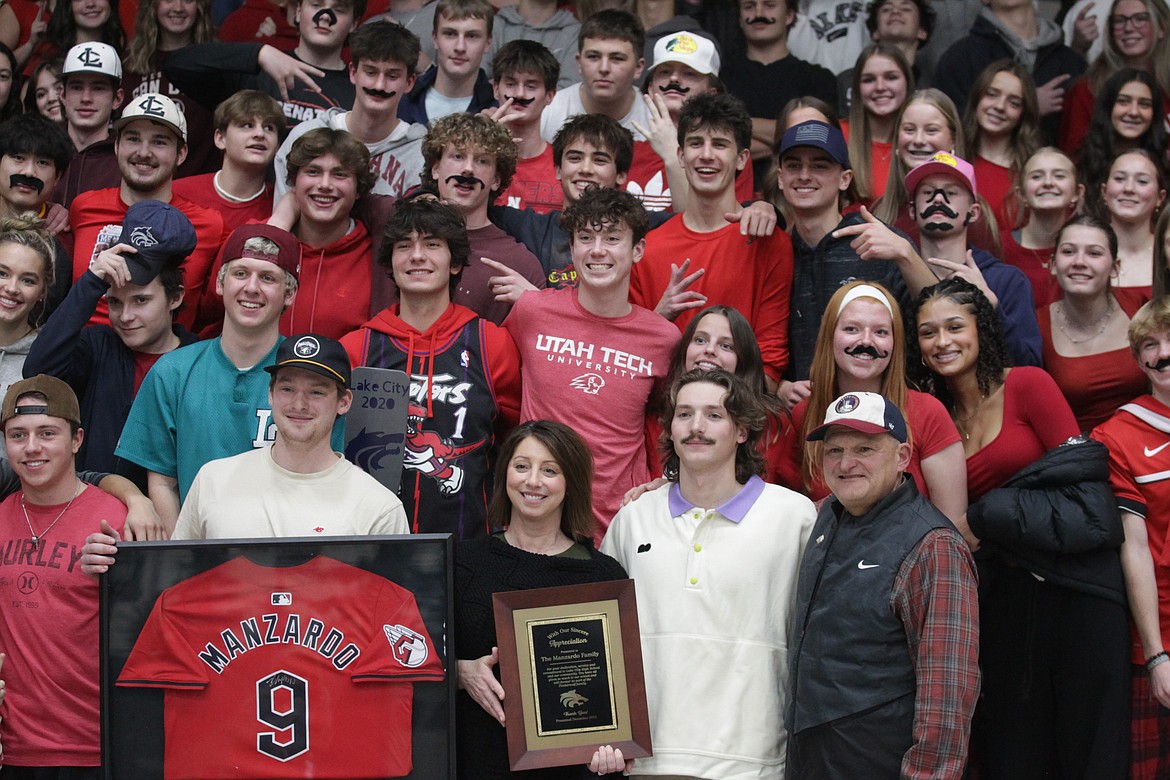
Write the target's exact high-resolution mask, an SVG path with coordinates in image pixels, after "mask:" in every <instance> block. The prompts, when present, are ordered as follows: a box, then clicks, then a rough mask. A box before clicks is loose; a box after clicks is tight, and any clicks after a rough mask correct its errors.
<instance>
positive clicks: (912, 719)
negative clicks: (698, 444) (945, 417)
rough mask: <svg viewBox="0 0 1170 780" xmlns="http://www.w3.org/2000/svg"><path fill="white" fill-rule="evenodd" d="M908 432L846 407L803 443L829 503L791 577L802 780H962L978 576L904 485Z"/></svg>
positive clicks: (973, 683) (792, 706)
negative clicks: (818, 455) (814, 455)
mask: <svg viewBox="0 0 1170 780" xmlns="http://www.w3.org/2000/svg"><path fill="white" fill-rule="evenodd" d="M907 437H908V434H907V430H906V421H905V419H904V418H903V416H902V413H901V411H899V409H898V407H897V406H895V405H894V404H893V403H892V402H891V401H888V400H886V399H885V398H883V397H882V396H880V395H878V394H877V393H846V394H845V395H843V396H841V397H840V398H838V399H837V400H836V401H835V402H834V403H832V404H831V405H830V406H829V408H828V410H827V411H826V412H825V422H824V424H823V425H821V426H820V427H819V428H816V429H815V430H813V431H812V433H810V434H809V436H808V438H809V441H823V442H824V444H823V447H824V451H823V467H824V475H825V484H827V485H828V486H829V488H830V489H831V490H832V491H833V496H832V498H831V499H829V500H828V501H827V502H826V503H825V505H824V506H823V508H822V509H821V512H820V515H819V516H818V517H817V524H816V527H815V528H813V532H812V538H813V543H811V544H810V545H809V546H808V549H807V550H806V551H805V555H804V559H803V561H802V562H801V565H800V584H799V587H798V588H797V593H796V606H795V615H796V625H797V626H800V631H798V632H794V633H795V636H794V639H793V645H792V652H791V653H790V654H789V659H790V663H791V681H792V682H791V688H790V690H791V694H792V695H791V697H790V699H789V705H788V716H787V724H786V725H787V727H788V731H789V733H790V734H791V735H792V736H791V739H790V742H789V754H788V758H789V762H788V766H789V771H790V773H791V775H792V776H793V777H799V778H833V777H899V776H900V777H937V778H958V777H962V775H963V769H964V766H965V764H966V758H967V740H968V736H969V735H970V726H971V714H972V712H973V711H974V709H975V700H976V699H977V698H978V696H979V666H978V651H979V614H978V609H979V608H978V603H979V602H978V595H977V593H976V579H975V564H974V562H973V560H972V558H971V551H970V550H969V549H968V547H967V543H966V542H965V541H964V540H963V537H962V536H960V535H959V532H958V531H956V530H955V527H954V526H953V525H951V522H950V521H949V520H948V519H947V518H946V517H945V516H944V515H943V514H942V513H941V512H940V511H939V510H937V509H936V508H935V507H934V506H933V505H932V504H931V503H930V502H929V501H927V500H926V499H925V498H923V497H922V495H920V494H919V492H918V488H917V487H916V486H915V484H914V480H913V479H908V478H907V477H906V475H905V474H904V472H905V470H906V465H907V463H909V459H910V445H909V444H907Z"/></svg>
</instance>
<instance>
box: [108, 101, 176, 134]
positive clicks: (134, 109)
mask: <svg viewBox="0 0 1170 780" xmlns="http://www.w3.org/2000/svg"><path fill="white" fill-rule="evenodd" d="M135 119H149V120H150V121H152V122H158V123H159V124H163V125H166V126H167V127H169V128H171V129H172V130H174V131H175V132H176V133H178V134H179V138H181V139H183V143H187V117H186V116H184V115H183V109H181V108H179V105H178V104H177V103H176V102H175V101H173V100H171V99H170V98H169V97H167V96H166V95H160V94H158V93H157V92H147V93H146V94H145V95H139V96H138V97H136V98H134V99H133V100H131V101H130V102H129V103H128V104H127V105H126V108H124V109H122V116H121V118H119V119H118V121H117V122H115V123H114V129H115V130H121V129H122V128H123V127H125V126H126V125H128V124H129V123H130V122H133V121H134V120H135Z"/></svg>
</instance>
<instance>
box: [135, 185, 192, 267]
mask: <svg viewBox="0 0 1170 780" xmlns="http://www.w3.org/2000/svg"><path fill="white" fill-rule="evenodd" d="M121 242H122V243H123V244H129V245H130V246H132V247H134V248H135V249H137V250H138V253H137V254H126V255H124V256H123V259H124V260H125V261H126V265H128V266H129V267H130V282H131V283H132V284H138V285H143V284H150V282H151V280H153V279H154V278H155V277H156V276H158V275H159V272H160V271H162V269H163V266H164V265H167V264H168V263H181V262H182V261H183V260H185V259H186V258H187V255H189V254H191V252H193V251H194V250H195V243H196V237H195V228H194V226H192V224H191V220H189V219H187V215H186V214H184V213H183V212H181V211H179V210H178V209H177V208H175V207H174V206H172V205H170V204H169V203H162V202H161V201H157V200H140V201H138V202H137V203H135V204H134V205H132V206H131V207H130V208H129V209H128V210H127V211H126V216H125V218H124V219H123V220H122V237H121Z"/></svg>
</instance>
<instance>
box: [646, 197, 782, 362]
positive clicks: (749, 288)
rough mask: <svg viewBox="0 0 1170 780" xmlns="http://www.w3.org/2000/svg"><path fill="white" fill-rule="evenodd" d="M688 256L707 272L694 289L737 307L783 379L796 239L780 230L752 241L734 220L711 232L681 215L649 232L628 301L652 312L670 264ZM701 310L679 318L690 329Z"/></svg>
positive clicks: (694, 268)
mask: <svg viewBox="0 0 1170 780" xmlns="http://www.w3.org/2000/svg"><path fill="white" fill-rule="evenodd" d="M688 258H689V259H690V261H691V265H690V273H694V272H695V271H697V270H699V269H700V268H702V269H705V273H704V274H703V276H701V277H700V278H699V279H698V281H696V282H695V283H694V284H693V285H691V288H690V289H691V290H693V291H695V292H699V293H702V294H703V295H706V296H707V305H708V306H710V305H712V304H716V303H721V304H723V305H725V306H733V307H735V308H736V309H738V310H739V313H740V314H742V315H743V316H744V317H746V318H747V321H748V322H749V323H751V326H752V329H753V330H754V331H755V333H756V337H757V338H758V339H759V342H760V352H761V354H762V355H763V358H764V370H765V371H766V372H767V373H768V375H769V376H770V377H772V378H773V379H775V380H777V381H779V379H780V376H781V374H782V373H783V372H784V369H785V367H786V366H787V365H788V307H789V301H790V299H791V296H792V241H791V240H790V239H789V238H788V234H787V233H784V232H783V231H779V230H778V231H776V232H775V233H773V234H772V235H771V236H768V237H766V238H756V239H752V240H751V241H749V240H748V238H747V237H746V236H742V235H740V233H739V225H738V224H735V223H731V224H729V225H726V226H724V227H722V228H720V229H718V230H714V231H711V232H710V233H699V232H696V231H694V230H691V229H690V228H688V227H687V226H686V224H685V223H684V222H683V215H681V214H679V215H677V216H675V217H674V218H673V219H671V220H669V221H668V222H666V224H664V225H662V227H659V228H658V229H657V230H652V231H650V233H649V234H648V235H647V236H646V254H645V255H644V256H643V258H642V262H640V263H638V264H636V265H635V266H634V271H633V273H632V274H631V276H630V302H631V303H635V304H637V305H639V306H642V307H644V308H647V309H650V310H653V309H654V307H655V306H657V305H658V300H659V299H660V298H661V297H662V293H663V292H664V291H665V290H666V287H667V285H668V284H669V283H670V266H671V264H672V263H673V264H675V265H678V264H680V263H682V262H683V261H684V260H686V259H688ZM699 311H700V309H688V310H687V311H685V312H683V313H682V314H680V315H679V316H678V318H677V319H675V321H674V324H675V325H676V326H678V328H679V330H684V329H686V326H687V323H689V322H690V321H691V320H692V319H694V317H695V315H696V314H698V313H699Z"/></svg>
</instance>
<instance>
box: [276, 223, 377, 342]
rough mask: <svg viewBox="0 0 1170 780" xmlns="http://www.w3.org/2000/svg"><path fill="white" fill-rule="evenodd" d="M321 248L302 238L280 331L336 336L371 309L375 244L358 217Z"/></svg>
mask: <svg viewBox="0 0 1170 780" xmlns="http://www.w3.org/2000/svg"><path fill="white" fill-rule="evenodd" d="M354 225H355V227H354V229H353V230H351V231H349V232H348V233H346V234H345V235H344V236H342V237H341V238H339V239H337V240H336V241H334V242H333V243H332V244H330V245H328V246H325V247H319V248H317V247H311V246H309V245H308V244H306V243H305V242H304V241H302V242H301V273H300V277H299V279H298V287H297V297H296V300H294V301H293V305H292V306H289V307H288V310H287V311H285V313H284V314H283V315H282V316H281V318H280V332H281V333H282V334H284V335H285V336H288V335H290V334H293V333H319V334H321V335H322V336H328V337H329V338H331V339H339V338H341V337H342V336H344V335H345V334H346V333H349V332H350V331H351V330H354V329H356V328H359V327H361V325H362V323H363V322H365V321H366V317H368V316H369V311H370V278H371V274H373V273H382V271H381V270H380V269H379V270H377V271H375V269H374V244H373V240H372V239H371V238H370V233H369V231H368V230H366V226H365V224H364V223H363V222H362V221H361V220H354Z"/></svg>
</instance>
